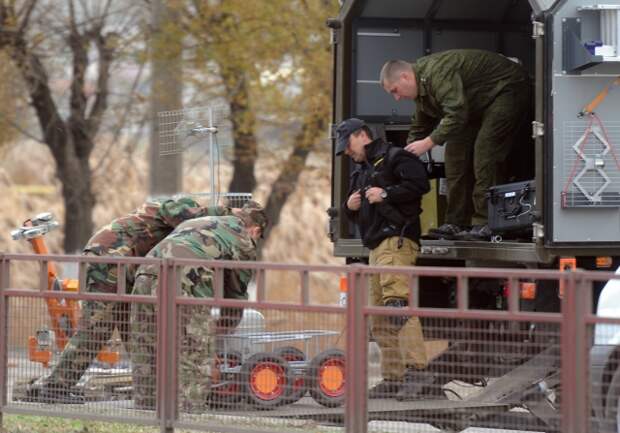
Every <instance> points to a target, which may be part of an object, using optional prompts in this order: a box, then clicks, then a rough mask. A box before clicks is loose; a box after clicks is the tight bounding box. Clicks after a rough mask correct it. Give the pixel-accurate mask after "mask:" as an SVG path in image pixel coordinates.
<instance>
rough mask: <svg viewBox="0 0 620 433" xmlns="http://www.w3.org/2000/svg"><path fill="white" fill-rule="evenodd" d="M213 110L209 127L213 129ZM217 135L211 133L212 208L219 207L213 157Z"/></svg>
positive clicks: (211, 110) (210, 112)
mask: <svg viewBox="0 0 620 433" xmlns="http://www.w3.org/2000/svg"><path fill="white" fill-rule="evenodd" d="M214 126H215V125H214V122H213V108H209V127H211V128H213V127H214ZM214 136H215V133H213V132H210V133H209V171H210V172H211V173H210V175H211V206H216V205H217V197H216V196H215V193H216V191H217V188H216V186H215V158H214V157H213V155H214V153H215V137H214Z"/></svg>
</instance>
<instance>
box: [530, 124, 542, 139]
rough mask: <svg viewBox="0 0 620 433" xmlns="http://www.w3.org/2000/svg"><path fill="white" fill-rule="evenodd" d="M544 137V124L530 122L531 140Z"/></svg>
mask: <svg viewBox="0 0 620 433" xmlns="http://www.w3.org/2000/svg"><path fill="white" fill-rule="evenodd" d="M543 135H545V124H544V123H542V122H537V121H534V122H532V138H538V137H542V136H543Z"/></svg>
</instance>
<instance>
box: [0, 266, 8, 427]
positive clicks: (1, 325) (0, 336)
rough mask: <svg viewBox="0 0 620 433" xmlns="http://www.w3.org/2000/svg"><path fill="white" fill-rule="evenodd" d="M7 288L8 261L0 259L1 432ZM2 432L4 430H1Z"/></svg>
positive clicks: (5, 366)
mask: <svg viewBox="0 0 620 433" xmlns="http://www.w3.org/2000/svg"><path fill="white" fill-rule="evenodd" d="M8 286H9V262H8V260H6V259H4V258H1V259H0V430H3V429H2V427H3V421H4V420H3V410H4V407H5V406H6V401H7V395H6V393H7V388H6V378H7V365H8V362H7V358H8V353H7V347H8V346H7V340H8V336H7V327H8V323H7V322H8V317H9V314H8V312H9V311H8V306H7V302H6V299H5V297H4V294H3V293H2V292H3V289H6V288H7V287H8ZM3 431H4V430H3Z"/></svg>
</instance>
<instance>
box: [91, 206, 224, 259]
mask: <svg viewBox="0 0 620 433" xmlns="http://www.w3.org/2000/svg"><path fill="white" fill-rule="evenodd" d="M229 214H230V208H227V207H222V206H213V207H204V206H200V205H199V204H198V203H197V202H196V201H194V200H193V199H191V198H189V197H181V198H175V199H161V200H152V201H147V202H146V203H144V204H143V205H142V206H141V207H139V208H138V209H136V210H134V211H133V212H131V213H130V214H128V215H126V216H124V217H121V218H117V219H115V220H114V221H112V222H111V223H110V224H108V225H107V226H105V227H103V228H101V229H100V230H99V231H98V232H97V233H95V235H94V236H93V237H92V238H91V239H90V240H89V241H88V244H87V245H86V247H85V248H84V252H86V253H90V254H94V255H98V256H101V255H114V256H131V257H144V256H145V255H146V253H148V252H149V251H150V250H151V248H153V247H154V246H155V244H157V242H159V241H161V240H162V239H163V238H165V237H166V236H168V234H169V233H170V232H171V231H172V230H173V229H174V228H175V227H176V226H178V225H179V224H181V223H182V222H183V221H185V220H188V219H192V218H198V217H203V216H209V215H214V216H218V215H229Z"/></svg>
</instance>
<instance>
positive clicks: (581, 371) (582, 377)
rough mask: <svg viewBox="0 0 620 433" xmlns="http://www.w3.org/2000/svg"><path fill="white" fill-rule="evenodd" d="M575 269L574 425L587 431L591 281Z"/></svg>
mask: <svg viewBox="0 0 620 433" xmlns="http://www.w3.org/2000/svg"><path fill="white" fill-rule="evenodd" d="M581 273H582V271H576V275H574V278H575V298H576V302H575V369H576V374H575V410H574V413H575V427H576V430H575V431H577V432H585V431H588V428H589V423H588V420H589V418H590V405H589V403H588V402H589V401H590V391H591V388H590V386H589V381H588V377H589V374H588V371H589V366H588V364H589V358H590V357H589V349H590V344H589V342H588V341H587V336H588V334H589V333H588V329H587V327H588V325H587V324H586V321H585V318H586V315H588V314H589V313H590V312H591V310H592V294H591V293H592V290H591V289H592V282H591V281H588V280H586V279H585V278H583V275H579V274H581Z"/></svg>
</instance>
